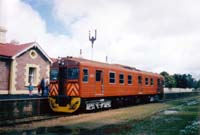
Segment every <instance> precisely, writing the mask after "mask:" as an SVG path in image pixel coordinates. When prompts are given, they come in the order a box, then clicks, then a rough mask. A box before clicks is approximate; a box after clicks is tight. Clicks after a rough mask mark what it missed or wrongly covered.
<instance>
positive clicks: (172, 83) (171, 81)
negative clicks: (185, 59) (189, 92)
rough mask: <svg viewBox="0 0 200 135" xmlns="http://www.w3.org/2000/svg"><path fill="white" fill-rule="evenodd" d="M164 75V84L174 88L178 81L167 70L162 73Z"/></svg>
mask: <svg viewBox="0 0 200 135" xmlns="http://www.w3.org/2000/svg"><path fill="white" fill-rule="evenodd" d="M160 74H161V75H162V76H163V77H164V79H165V80H164V84H165V87H167V88H174V87H176V81H175V79H174V78H173V76H170V75H169V74H168V73H167V72H166V71H163V72H161V73H160Z"/></svg>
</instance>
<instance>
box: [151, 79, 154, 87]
mask: <svg viewBox="0 0 200 135" xmlns="http://www.w3.org/2000/svg"><path fill="white" fill-rule="evenodd" d="M150 85H151V86H153V85H154V79H153V78H150Z"/></svg>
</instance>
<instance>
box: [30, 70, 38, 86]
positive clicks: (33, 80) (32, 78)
mask: <svg viewBox="0 0 200 135" xmlns="http://www.w3.org/2000/svg"><path fill="white" fill-rule="evenodd" d="M31 69H32V72H31ZM36 72H37V68H36V67H29V68H28V83H30V82H31V83H32V84H34V83H35V82H36Z"/></svg>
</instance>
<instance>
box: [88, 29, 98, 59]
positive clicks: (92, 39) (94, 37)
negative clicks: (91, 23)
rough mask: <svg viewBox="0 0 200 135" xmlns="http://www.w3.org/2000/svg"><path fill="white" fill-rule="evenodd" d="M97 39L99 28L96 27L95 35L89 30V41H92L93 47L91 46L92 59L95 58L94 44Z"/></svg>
mask: <svg viewBox="0 0 200 135" xmlns="http://www.w3.org/2000/svg"><path fill="white" fill-rule="evenodd" d="M96 39H97V30H96V29H95V36H92V37H91V35H90V31H89V41H90V42H91V43H92V46H91V47H92V48H91V59H93V45H94V41H95V40H96Z"/></svg>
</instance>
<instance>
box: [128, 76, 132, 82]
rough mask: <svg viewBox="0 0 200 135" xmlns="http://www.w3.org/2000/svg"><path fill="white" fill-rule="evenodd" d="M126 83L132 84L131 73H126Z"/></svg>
mask: <svg viewBox="0 0 200 135" xmlns="http://www.w3.org/2000/svg"><path fill="white" fill-rule="evenodd" d="M128 84H132V75H128Z"/></svg>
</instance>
